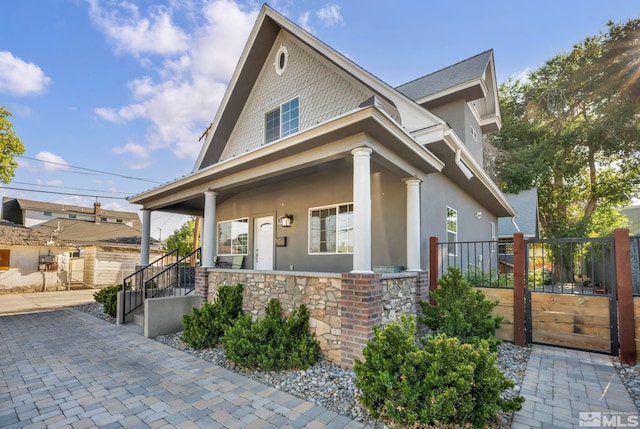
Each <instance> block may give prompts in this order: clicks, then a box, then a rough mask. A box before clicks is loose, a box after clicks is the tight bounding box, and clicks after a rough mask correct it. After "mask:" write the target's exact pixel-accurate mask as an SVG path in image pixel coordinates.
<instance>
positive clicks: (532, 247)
mask: <svg viewBox="0 0 640 429" xmlns="http://www.w3.org/2000/svg"><path fill="white" fill-rule="evenodd" d="M525 265H526V269H525V282H526V284H527V288H528V290H530V291H533V292H549V293H569V294H581V295H609V294H611V293H612V292H613V293H615V285H616V277H615V275H616V273H615V255H614V244H613V237H605V238H588V237H587V238H555V239H545V240H532V239H529V240H526V244H525Z"/></svg>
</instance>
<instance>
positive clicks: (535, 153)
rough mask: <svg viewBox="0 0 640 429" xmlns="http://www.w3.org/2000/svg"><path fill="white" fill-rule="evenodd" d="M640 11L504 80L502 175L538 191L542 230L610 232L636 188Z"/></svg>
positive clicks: (498, 163)
mask: <svg viewBox="0 0 640 429" xmlns="http://www.w3.org/2000/svg"><path fill="white" fill-rule="evenodd" d="M639 35H640V18H635V19H631V20H629V21H627V22H625V23H622V24H614V23H611V22H609V23H608V31H607V32H606V33H603V34H599V35H597V36H594V37H587V38H586V39H584V40H583V41H582V42H580V43H578V44H576V45H575V46H574V47H573V49H572V50H571V51H570V52H567V53H561V54H557V55H556V56H554V57H553V58H551V59H549V60H548V61H547V62H545V64H544V65H542V66H541V67H540V68H538V69H537V70H535V71H534V72H532V73H531V74H530V75H529V76H528V79H527V80H526V81H525V80H522V81H508V82H507V83H505V84H503V85H502V86H501V87H500V111H501V116H502V124H503V127H502V130H501V131H500V132H499V133H496V134H495V135H494V136H493V137H492V144H493V145H494V146H495V147H496V148H497V149H498V155H497V156H496V159H495V168H496V175H497V177H496V179H497V181H498V182H499V184H500V186H501V187H502V189H503V190H505V191H507V192H512V193H517V192H519V191H521V190H525V189H529V188H531V187H537V188H538V196H539V209H540V222H541V225H542V232H543V234H544V235H545V236H546V237H550V238H557V237H581V236H588V235H604V234H606V233H608V232H610V231H611V230H612V229H613V228H615V227H618V226H621V219H620V218H619V217H617V216H615V215H614V213H615V210H614V209H615V208H617V207H619V206H623V205H626V204H629V202H630V201H631V200H632V199H633V198H634V197H637V196H638V195H639V194H640V186H639V185H640V115H639V113H640V103H638V100H639V99H640V80H639V77H638V74H637V70H638V68H639V67H640V49H639V48H638V43H637V40H638V37H639Z"/></svg>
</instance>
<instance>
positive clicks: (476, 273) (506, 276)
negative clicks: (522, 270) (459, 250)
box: [462, 264, 514, 289]
mask: <svg viewBox="0 0 640 429" xmlns="http://www.w3.org/2000/svg"><path fill="white" fill-rule="evenodd" d="M462 276H463V278H464V279H465V280H466V281H467V282H469V284H470V285H471V286H476V287H483V286H484V287H502V288H510V289H513V283H514V276H513V274H512V273H499V272H498V270H496V269H495V268H492V269H491V270H489V271H485V269H484V268H483V267H481V266H479V265H474V264H469V265H468V266H467V269H466V270H464V272H463V273H462Z"/></svg>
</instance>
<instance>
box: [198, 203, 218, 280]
mask: <svg viewBox="0 0 640 429" xmlns="http://www.w3.org/2000/svg"><path fill="white" fill-rule="evenodd" d="M201 246H202V250H201V252H200V256H201V258H202V266H203V267H213V257H214V256H215V252H216V193H215V192H213V191H205V193H204V219H203V225H202V241H201Z"/></svg>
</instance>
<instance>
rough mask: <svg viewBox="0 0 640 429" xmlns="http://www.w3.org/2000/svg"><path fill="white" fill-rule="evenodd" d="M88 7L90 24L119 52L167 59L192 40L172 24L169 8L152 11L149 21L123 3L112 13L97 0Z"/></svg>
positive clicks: (181, 50)
mask: <svg viewBox="0 0 640 429" xmlns="http://www.w3.org/2000/svg"><path fill="white" fill-rule="evenodd" d="M88 3H89V16H90V17H91V20H92V21H93V23H94V24H95V25H96V27H98V28H99V29H100V30H102V31H103V32H104V33H105V34H106V35H107V36H108V37H109V39H110V40H111V41H112V42H113V43H115V46H116V50H117V51H118V52H125V53H131V54H134V55H140V54H159V55H167V54H176V53H179V52H183V51H185V50H186V49H187V46H188V44H189V36H188V35H187V34H186V33H185V32H184V31H183V30H182V29H181V28H180V27H177V26H176V25H175V24H174V23H173V21H172V16H171V9H169V8H167V7H163V6H155V7H152V8H151V9H150V11H149V15H148V16H147V17H141V16H140V10H139V9H138V6H137V5H135V4H133V3H129V2H120V3H119V4H118V5H117V7H116V8H111V9H109V10H107V9H105V8H102V7H101V5H100V4H98V3H99V2H98V0H88Z"/></svg>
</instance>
